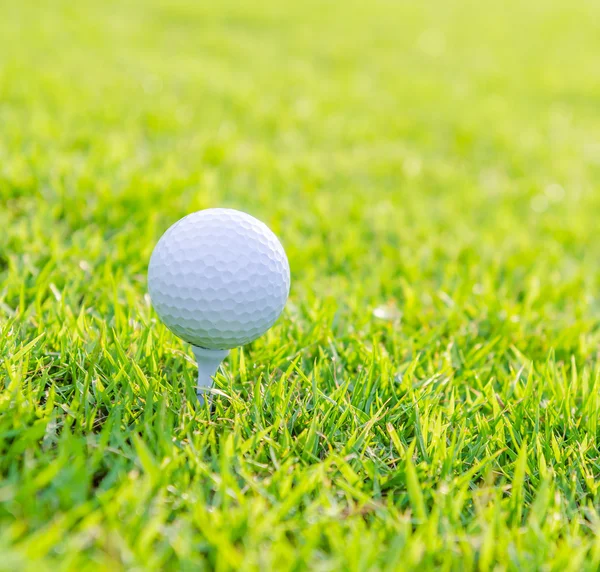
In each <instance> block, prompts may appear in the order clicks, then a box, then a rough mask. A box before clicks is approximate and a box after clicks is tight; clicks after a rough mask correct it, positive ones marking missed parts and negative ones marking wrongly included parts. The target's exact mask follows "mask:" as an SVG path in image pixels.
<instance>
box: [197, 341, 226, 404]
mask: <svg viewBox="0 0 600 572" xmlns="http://www.w3.org/2000/svg"><path fill="white" fill-rule="evenodd" d="M192 351H193V352H194V356H195V357H196V361H197V362H198V385H197V387H196V395H197V396H198V400H199V401H200V403H201V404H203V403H204V399H205V398H204V394H205V393H208V392H209V390H210V388H211V387H212V384H213V379H212V378H213V376H214V375H215V373H217V370H218V369H219V366H220V365H221V362H222V361H223V360H224V359H225V358H226V357H227V355H228V354H229V350H207V349H205V348H199V347H196V346H192ZM209 400H210V397H209Z"/></svg>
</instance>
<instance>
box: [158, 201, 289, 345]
mask: <svg viewBox="0 0 600 572" xmlns="http://www.w3.org/2000/svg"><path fill="white" fill-rule="evenodd" d="M148 290H149V291H150V298H151V299H152V305H153V306H154V309H155V310H156V313H157V314H158V315H159V317H160V319H161V320H162V321H163V322H164V324H165V325H166V326H167V327H168V328H169V329H170V330H171V331H172V332H173V333H174V334H175V335H176V336H178V337H180V338H182V339H183V340H185V341H186V342H189V343H190V344H192V345H194V346H197V347H200V348H206V349H214V350H217V349H219V350H225V349H231V348H234V347H237V346H241V345H244V344H247V343H248V342H251V341H252V340H254V339H256V338H258V337H259V336H261V335H262V334H263V333H264V332H266V331H267V330H268V329H269V328H270V327H271V326H272V325H273V323H274V322H275V320H277V318H278V317H279V315H280V314H281V312H282V310H283V307H284V306H285V303H286V300H287V297H288V294H289V290H290V267H289V264H288V260H287V257H286V255H285V251H284V250H283V247H282V246H281V243H280V242H279V240H278V239H277V237H276V236H275V235H274V234H273V232H272V231H271V230H270V229H269V228H268V227H267V226H266V225H265V224H264V223H262V222H260V221H259V220H257V219H255V218H254V217H252V216H250V215H249V214H246V213H243V212H240V211H237V210H232V209H206V210H203V211H198V212H195V213H192V214H190V215H188V216H186V217H184V218H182V219H181V220H180V221H178V222H176V223H175V224H174V225H173V226H172V227H170V228H169V229H168V230H167V231H166V232H165V234H164V235H163V236H162V237H161V239H160V240H159V241H158V244H157V245H156V247H155V249H154V252H153V253H152V256H151V258H150V265H149V267H148Z"/></svg>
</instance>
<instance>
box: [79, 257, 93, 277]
mask: <svg viewBox="0 0 600 572" xmlns="http://www.w3.org/2000/svg"><path fill="white" fill-rule="evenodd" d="M79 268H81V270H83V271H84V272H85V273H86V274H91V273H92V267H91V266H90V264H89V262H86V261H85V260H80V261H79Z"/></svg>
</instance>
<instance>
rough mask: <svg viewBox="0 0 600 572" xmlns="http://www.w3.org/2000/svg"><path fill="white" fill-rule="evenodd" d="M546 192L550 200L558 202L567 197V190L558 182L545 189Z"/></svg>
mask: <svg viewBox="0 0 600 572" xmlns="http://www.w3.org/2000/svg"><path fill="white" fill-rule="evenodd" d="M544 194H545V195H546V196H547V197H548V200H550V201H552V202H553V203H558V202H560V201H562V200H563V198H564V197H565V190H564V189H563V188H562V187H561V186H560V185H559V184H558V183H552V184H551V185H548V186H547V187H546V188H545V189H544Z"/></svg>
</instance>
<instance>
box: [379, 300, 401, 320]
mask: <svg viewBox="0 0 600 572" xmlns="http://www.w3.org/2000/svg"><path fill="white" fill-rule="evenodd" d="M373 316H375V317H376V318H378V319H380V320H386V321H388V322H398V321H400V319H401V318H402V314H401V312H400V310H398V308H396V306H393V305H392V304H385V305H383V306H377V308H375V309H374V310H373Z"/></svg>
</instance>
